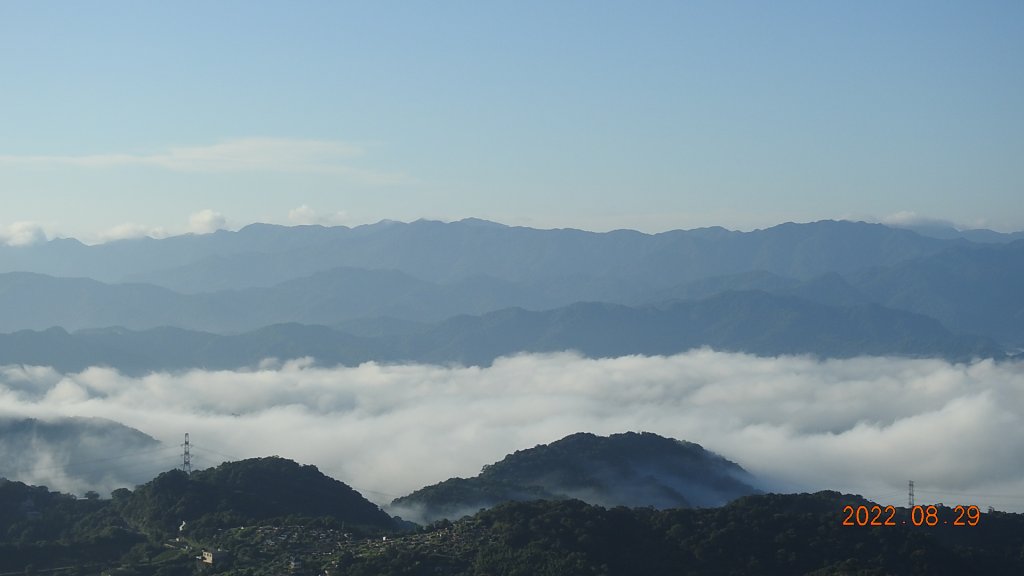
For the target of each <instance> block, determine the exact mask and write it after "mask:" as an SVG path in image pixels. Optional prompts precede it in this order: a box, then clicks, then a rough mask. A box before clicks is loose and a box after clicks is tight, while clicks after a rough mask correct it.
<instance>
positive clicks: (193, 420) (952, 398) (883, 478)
mask: <svg viewBox="0 0 1024 576" xmlns="http://www.w3.org/2000/svg"><path fill="white" fill-rule="evenodd" d="M0 417H8V418H25V417H31V418H37V419H43V420H47V419H51V420H52V419H59V418H63V417H100V418H107V419H110V420H114V421H116V422H120V423H123V424H125V425H127V426H131V427H133V428H137V429H138V430H141V431H143V432H145V433H146V434H149V435H151V436H153V437H155V438H157V439H158V440H160V441H162V442H163V443H164V445H163V447H161V448H160V449H154V450H149V451H146V452H142V453H138V454H119V453H118V452H117V450H118V448H117V447H116V445H103V444H102V443H101V444H99V448H98V449H97V451H95V452H93V453H83V454H74V455H67V454H60V455H54V454H49V453H47V450H46V447H45V446H37V447H35V448H34V451H35V453H36V454H37V455H38V459H37V462H36V465H35V466H22V467H21V468H19V469H16V470H12V469H4V468H3V464H0V475H2V476H7V477H9V478H11V479H19V480H24V481H27V482H31V483H35V484H45V485H48V486H51V487H52V488H55V489H61V490H65V491H71V492H77V493H81V492H82V491H83V490H84V489H100V490H103V491H109V489H111V488H112V487H116V486H117V485H128V486H131V485H134V484H136V483H140V482H143V481H145V480H148V479H149V478H151V477H152V476H153V475H154V474H155V473H157V472H159V471H160V470H166V469H170V468H172V467H174V466H176V465H180V463H181V462H180V460H181V448H180V447H179V445H180V444H181V443H182V441H183V439H184V435H185V433H186V432H187V433H189V434H190V439H191V442H192V443H193V455H194V460H193V461H194V463H195V465H196V466H197V467H207V466H213V465H216V464H218V463H220V462H221V461H223V460H229V459H241V458H250V457H257V456H269V455H280V456H284V457H287V458H291V459H294V460H297V461H299V462H301V463H304V464H315V465H317V466H318V467H319V468H320V469H321V470H322V471H323V472H325V473H326V474H328V475H330V476H333V477H335V478H338V479H339V480H342V481H344V482H346V483H348V484H350V485H352V486H353V487H355V488H356V489H358V490H360V491H361V492H362V493H363V494H364V495H365V496H367V497H368V498H370V499H371V500H374V501H376V502H378V503H380V504H386V503H387V502H389V501H390V500H391V499H392V498H394V497H397V496H401V495H405V494H407V493H409V492H411V491H412V490H415V489H417V488H420V487H422V486H424V485H428V484H433V483H436V482H439V481H441V480H444V479H446V478H449V477H452V476H463V477H465V476H472V475H475V474H476V473H478V472H479V470H480V468H481V466H483V465H484V464H489V463H492V462H494V461H496V460H499V459H501V458H502V457H503V456H504V455H505V454H508V453H510V452H513V451H515V450H518V449H523V448H530V447H533V446H535V445H537V444H543V443H549V442H552V441H554V440H557V439H559V438H562V437H564V436H566V435H568V434H571V433H574V432H580V431H586V432H593V433H597V434H602V435H606V434H612V433H617V432H624V431H630V430H633V431H648V432H654V433H657V434H661V435H664V436H670V437H674V438H678V439H682V440H689V441H692V442H696V443H698V444H701V445H703V446H704V447H705V448H707V449H709V450H713V451H715V452H718V453H719V454H721V455H723V456H725V457H726V458H728V459H730V460H733V461H735V462H737V463H739V464H740V465H741V466H743V467H744V468H746V469H747V470H748V471H749V472H751V473H752V474H754V475H755V476H756V477H758V478H759V479H760V480H761V486H762V487H763V488H765V489H767V490H774V491H816V490H821V489H834V490H840V491H844V492H855V493H859V494H863V495H865V496H867V497H869V498H873V499H876V500H877V501H880V502H883V503H894V504H901V503H905V501H906V487H907V481H908V480H914V481H915V484H916V493H917V501H918V503H931V502H937V501H942V502H945V503H946V504H948V505H954V504H977V505H979V506H982V507H983V508H984V507H986V506H994V507H996V508H998V509H1003V510H1012V511H1024V363H1022V362H1019V361H1006V362H993V361H990V360H983V361H977V362H973V363H967V364H952V363H949V362H946V361H943V360H919V359H903V358H880V357H866V358H855V359H846V360H818V359H813V358H808V357H779V358H763V357H756V356H750V355H745V354H734V353H722V352H716V351H712V350H707V349H704V350H696V351H691V352H687V353H684V354H679V355H675V356H669V357H661V356H656V357H646V356H626V357H620V358H611V359H588V358H583V357H580V356H578V355H575V354H571V353H560V354H541V355H522V356H515V357H510V358H501V359H498V360H497V361H495V362H494V364H493V365H492V366H490V367H486V368H481V367H462V366H435V365H385V364H376V363H367V364H363V365H361V366H357V367H330V368H328V367H319V366H317V365H315V364H314V363H313V362H312V361H309V360H302V361H295V362H288V363H284V364H279V363H275V362H273V361H268V362H265V363H264V364H263V365H261V366H260V367H258V368H254V369H252V370H248V371H203V370H192V371H187V372H181V373H156V374H150V375H147V376H143V377H129V376H125V375H123V374H120V373H118V372H117V371H115V370H111V369H107V368H90V369H88V370H85V371H83V372H81V373H77V374H61V373H59V372H57V371H55V370H53V369H50V368H45V367H26V366H6V367H2V368H0ZM7 449H12V448H11V447H8V448H7ZM23 460H24V458H22V460H21V461H23ZM0 461H3V455H2V454H0ZM10 461H13V460H10ZM83 462H102V465H103V466H104V468H105V470H107V474H106V475H105V477H104V478H105V479H104V481H103V482H102V483H100V484H97V483H95V482H93V483H92V484H86V483H84V482H83V481H82V479H81V478H79V477H76V474H75V473H74V466H73V465H80V464H82V463H83ZM104 493H106V492H104Z"/></svg>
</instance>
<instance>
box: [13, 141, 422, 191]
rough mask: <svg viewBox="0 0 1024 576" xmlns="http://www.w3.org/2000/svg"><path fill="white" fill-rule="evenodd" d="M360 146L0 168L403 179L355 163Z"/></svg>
mask: <svg viewBox="0 0 1024 576" xmlns="http://www.w3.org/2000/svg"><path fill="white" fill-rule="evenodd" d="M364 153H365V149H364V148H363V147H361V146H358V145H355V144H351V143H348V142H342V141H337V140H301V139H288V138H241V139H233V140H225V141H223V142H219V143H217V144H211V145H203V146H185V147H173V148H169V149H167V150H165V151H162V152H157V153H152V154H125V153H116V154H89V155H81V156H29V155H0V165H6V166H23V167H44V168H45V167H53V166H71V167H77V168H83V169H109V168H118V167H128V166H142V167H153V168H160V169H164V170H169V171H174V172H192V173H197V172H199V173H221V172H289V173H306V174H334V175H339V176H344V177H347V178H350V179H353V180H357V181H359V182H361V183H364V184H372V185H386V184H396V183H400V182H403V181H405V180H406V177H405V176H403V175H401V174H395V173H388V172H379V171H375V170H370V169H366V168H360V167H358V166H356V165H354V163H353V160H354V159H356V158H359V157H361V156H363V155H364Z"/></svg>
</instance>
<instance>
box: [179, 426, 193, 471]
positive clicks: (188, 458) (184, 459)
mask: <svg viewBox="0 0 1024 576" xmlns="http://www.w3.org/2000/svg"><path fill="white" fill-rule="evenodd" d="M191 446H192V445H191V444H189V442H188V432H185V443H184V444H182V447H184V448H185V452H184V453H183V454H182V455H181V469H182V470H183V471H184V472H185V474H188V475H189V476H191V475H192V453H191V452H189V448H190V447H191Z"/></svg>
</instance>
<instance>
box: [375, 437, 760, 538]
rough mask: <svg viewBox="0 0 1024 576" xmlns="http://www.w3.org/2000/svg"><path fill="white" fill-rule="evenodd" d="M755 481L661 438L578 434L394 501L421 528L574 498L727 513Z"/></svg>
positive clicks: (715, 459)
mask: <svg viewBox="0 0 1024 576" xmlns="http://www.w3.org/2000/svg"><path fill="white" fill-rule="evenodd" d="M750 482H754V478H753V477H752V476H751V475H750V474H748V473H747V472H746V471H745V470H743V469H742V468H740V467H739V466H738V465H736V464H735V463H733V462H730V461H728V460H726V459H725V458H722V457H721V456H719V455H717V454H714V453H712V452H708V451H706V450H704V449H703V448H702V447H701V446H699V445H697V444H692V443H689V442H681V441H678V440H673V439H670V438H664V437H662V436H658V435H657V434H651V433H635V432H629V433H625V434H613V435H611V436H608V437H603V436H596V435H594V434H587V433H579V434H573V435H571V436H567V437H565V438H562V439H561V440H558V441H557V442H552V443H551V444H542V445H540V446H536V447H534V448H530V449H528V450H520V451H517V452H516V453H514V454H510V455H508V456H506V457H505V458H504V459H503V460H501V461H500V462H496V463H494V464H491V465H487V466H484V468H483V470H482V471H481V472H480V474H479V475H478V476H475V477H473V478H468V479H466V478H452V479H449V480H445V481H444V482H441V483H439V484H435V485H433V486H428V487H426V488H422V489H420V490H417V491H415V492H413V493H412V494H409V495H408V496H404V497H402V498H398V499H396V500H395V501H394V502H392V504H391V507H392V509H393V510H395V511H396V512H398V513H399V514H400V515H402V516H403V517H407V518H410V519H412V520H416V521H419V522H433V521H436V520H439V519H442V518H447V519H450V520H455V519H458V518H459V517H461V516H463V515H466V514H472V513H475V512H476V511H477V510H479V509H480V508H490V507H492V506H495V505H497V504H501V503H503V502H513V501H523V500H563V499H568V498H575V499H579V500H583V501H584V502H588V503H590V504H596V505H601V506H606V507H615V506H628V507H654V508H658V509H664V508H691V507H711V506H721V505H723V504H725V503H726V502H729V501H730V500H733V499H735V498H738V497H740V496H746V495H749V494H756V493H758V492H759V490H757V489H756V488H754V487H753V486H751V485H750Z"/></svg>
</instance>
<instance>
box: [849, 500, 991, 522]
mask: <svg viewBox="0 0 1024 576" xmlns="http://www.w3.org/2000/svg"><path fill="white" fill-rule="evenodd" d="M898 511H899V509H897V508H896V507H895V506H879V505H877V504H876V505H874V506H864V505H860V506H851V505H849V504H848V505H846V506H843V526H901V525H907V524H910V525H911V526H928V527H932V526H938V525H940V524H941V525H946V526H977V525H978V524H979V523H980V522H981V510H979V509H978V507H977V506H974V505H971V506H954V507H953V508H952V509H950V508H945V507H939V506H934V505H930V506H914V507H912V508H911V509H910V518H909V522H908V519H907V518H897V516H898Z"/></svg>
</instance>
